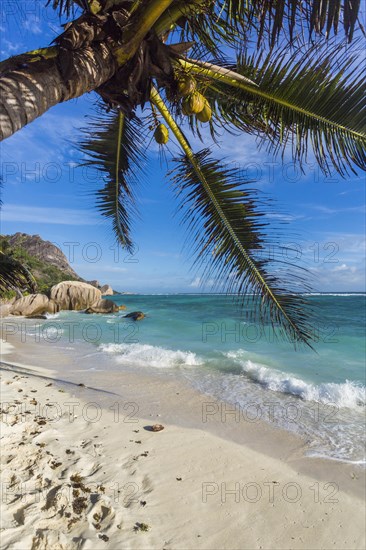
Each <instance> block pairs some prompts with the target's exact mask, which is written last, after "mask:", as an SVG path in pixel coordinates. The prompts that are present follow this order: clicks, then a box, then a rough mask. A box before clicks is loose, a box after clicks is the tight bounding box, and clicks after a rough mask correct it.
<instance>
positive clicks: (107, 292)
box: [100, 285, 113, 296]
mask: <svg viewBox="0 0 366 550" xmlns="http://www.w3.org/2000/svg"><path fill="white" fill-rule="evenodd" d="M100 292H101V293H102V296H113V288H112V287H111V286H110V285H103V286H102V287H101V289H100Z"/></svg>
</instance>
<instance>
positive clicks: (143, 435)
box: [1, 342, 365, 550]
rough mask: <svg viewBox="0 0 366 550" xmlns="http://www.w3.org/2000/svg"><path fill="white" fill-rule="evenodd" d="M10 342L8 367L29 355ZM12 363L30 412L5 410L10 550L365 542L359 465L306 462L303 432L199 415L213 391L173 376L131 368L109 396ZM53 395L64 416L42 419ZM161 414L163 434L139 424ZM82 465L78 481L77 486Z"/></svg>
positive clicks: (9, 377)
mask: <svg viewBox="0 0 366 550" xmlns="http://www.w3.org/2000/svg"><path fill="white" fill-rule="evenodd" d="M12 343H13V344H15V346H16V347H15V348H14V349H8V350H7V351H8V353H6V354H4V362H5V363H7V364H8V365H9V364H11V362H12V358H16V357H18V359H19V358H20V357H21V355H22V353H24V352H25V351H26V350H25V348H23V350H22V353H21V352H20V351H19V347H18V346H17V345H16V343H15V342H12ZM28 345H29V344H27V346H28ZM28 349H29V348H28ZM17 354H18V355H17ZM51 359H52V358H49V359H46V360H45V362H46V361H48V362H49V363H51ZM53 360H54V359H53ZM60 363H61V364H62V361H60ZM9 369H11V367H9V366H8V367H7V370H4V369H3V368H2V369H1V371H2V372H1V381H2V401H7V402H10V403H14V402H17V401H19V402H20V403H26V405H24V407H25V408H26V410H28V411H29V412H28V414H25V410H24V411H23V410H22V409H21V410H20V411H18V421H17V422H16V423H14V421H15V416H16V415H13V416H11V415H10V412H8V414H7V420H8V422H7V423H5V430H3V433H2V437H3V441H2V443H3V445H4V442H5V446H4V447H3V449H4V450H3V456H4V455H5V457H7V458H5V459H4V458H3V468H4V472H3V487H6V490H7V491H8V492H10V501H7V500H6V498H5V502H4V498H3V502H2V507H3V514H5V516H4V517H5V521H4V523H3V531H2V541H3V542H2V548H11V549H17V548H19V549H21V550H25V549H26V548H32V545H34V548H45V549H46V548H49V549H51V548H52V550H53V549H54V548H55V549H56V548H59V549H66V548H67V549H73V548H75V549H76V548H83V549H84V548H85V549H88V548H96V549H98V550H99V548H107V549H111V550H115V549H116V548H122V547H123V548H124V549H125V548H131V549H132V548H146V549H150V548H151V549H155V548H156V549H158V548H160V549H161V548H166V549H167V550H169V549H183V548H184V549H192V550H193V549H195V548H203V549H207V550H213V549H217V548H223V549H227V550H229V549H230V550H231V549H234V548H238V549H239V548H248V549H249V548H250V549H253V548H263V549H267V548H268V549H269V548H278V549H287V548H288V549H290V548H291V549H293V548H313V549H318V548H322V549H328V548H352V549H353V548H363V547H364V544H365V541H364V538H363V533H364V529H363V527H364V526H365V518H364V514H363V507H364V502H363V497H364V487H365V484H364V479H365V472H364V469H362V468H359V467H357V466H356V465H353V464H346V463H338V462H335V461H329V460H325V459H319V458H311V457H307V456H305V455H304V450H305V445H304V442H303V441H300V438H298V437H295V436H294V435H293V434H290V433H288V432H284V431H282V430H279V429H274V428H273V427H272V426H269V425H265V423H264V422H261V423H257V424H255V425H253V424H250V423H248V422H246V423H244V422H239V423H238V422H236V421H235V418H234V416H233V415H230V414H229V415H227V417H226V418H227V422H222V421H221V420H222V419H221V418H220V414H216V413H215V414H208V416H207V422H202V403H207V397H206V398H205V396H202V395H200V394H199V393H198V392H196V391H195V390H194V389H193V388H191V387H189V386H188V384H187V385H184V384H181V383H180V382H179V383H178V382H177V381H176V380H173V379H170V380H169V379H168V377H167V379H166V383H164V387H162V385H161V379H160V378H159V377H157V376H150V377H147V376H145V375H142V374H140V373H135V372H133V373H131V374H128V375H127V374H125V373H124V376H123V379H124V384H123V387H119V388H116V392H115V393H114V394H112V393H106V392H104V391H100V390H99V389H97V387H96V388H95V389H91V388H89V387H83V386H80V385H78V383H80V382H78V380H79V381H80V379H81V374H80V373H74V375H73V376H72V377H71V376H67V378H68V380H64V381H58V380H57V379H56V378H55V372H56V371H53V372H52V371H48V370H47V369H46V368H44V367H41V369H40V368H39V367H37V368H36V370H34V369H30V368H29V366H27V365H26V364H24V363H20V362H19V361H18V362H17V366H16V367H15V369H16V370H20V371H22V372H20V373H19V374H15V371H14V372H11V370H9ZM24 376H26V377H27V378H22V377H24ZM70 378H73V380H70ZM84 381H85V380H84ZM49 384H52V385H51V386H49ZM22 389H23V391H20V392H19V390H22ZM205 399H206V401H205ZM34 401H37V406H38V407H40V409H38V410H37V406H36V405H34ZM47 402H48V403H47ZM32 403H33V405H32ZM49 403H56V404H57V405H58V406H59V409H57V406H56V408H55V407H53V409H54V410H58V413H59V414H58V416H57V422H55V421H52V422H51V421H49V419H48V418H47V417H46V420H44V418H45V417H44V414H45V411H46V410H47V409H48V408H50V407H49ZM70 403H73V405H70ZM215 403H216V405H217V406H218V407H219V408H220V406H222V405H220V403H219V402H218V401H215V400H212V399H210V401H209V405H210V407H211V408H212V407H214V405H215ZM67 404H69V405H67ZM131 404H132V406H131ZM127 405H128V406H127ZM18 406H21V405H18ZM136 406H137V407H136ZM219 410H220V409H219ZM206 412H207V408H206ZM23 413H24V414H23ZM70 413H72V414H70ZM97 413H98V414H99V415H100V418H97V417H98V414H97ZM96 414H97V416H95V417H93V415H96ZM200 416H201V418H200ZM233 418H234V420H231V419H233ZM9 420H10V422H9ZM70 420H72V421H70ZM44 421H45V424H43V422H44ZM155 423H159V424H160V423H161V424H163V425H164V427H165V429H164V430H163V431H161V432H158V433H153V432H150V431H148V430H146V429H144V427H146V426H151V425H153V424H155ZM10 424H13V425H12V426H11V425H10ZM34 426H36V429H34ZM3 427H4V425H3ZM34 431H36V432H39V433H36V434H33V435H31V434H32V432H34ZM4 440H5V441H4ZM95 441H97V442H98V443H94V442H95ZM19 443H21V446H19ZM43 444H44V445H43ZM15 450H16V451H15ZM68 451H70V452H68ZM47 453H49V454H47ZM9 457H10V458H11V460H10V461H9V462H8V459H9ZM31 462H32V463H33V465H32V466H30V463H31ZM59 462H61V464H59V465H58V463H59ZM30 470H31V471H32V475H30V473H29V472H30ZM78 473H79V474H80V475H81V477H82V479H83V481H82V482H80V481H79V482H78V481H76V482H75V481H72V480H71V477H72V476H74V475H76V474H78ZM14 475H15V476H17V477H16V479H15V480H14V479H13V482H15V485H14V483H13V486H12V487H9V483H10V482H11V479H12V476H14ZM39 476H40V477H39ZM18 478H20V479H18ZM41 478H42V483H43V485H42V483H41V484H40V482H39V480H40V479H41ZM73 479H76V478H73ZM37 483H38V485H37ZM75 484H76V485H78V484H79V485H81V486H82V487H84V488H85V487H86V491H83V490H82V489H81V488H80V487H74V486H75ZM98 486H99V489H98ZM57 487H58V489H57ZM100 487H104V488H105V491H104V492H103V491H102V490H100ZM116 487H117V491H118V490H119V491H121V492H120V493H118V492H116ZM88 489H91V492H88ZM17 491H20V495H21V496H20V497H19V496H18V498H16V497H15V495H14V493H16V492H17ZM74 491H78V493H74ZM65 492H66V497H65V494H64V493H65ZM135 492H136V494H135ZM37 495H38V496H37ZM52 495H53V496H52ZM75 495H76V496H75ZM121 495H122V496H121ZM131 495H132V497H133V498H132V499H131V498H130V496H131ZM135 496H136V498H135ZM51 497H52V498H51ZM297 497H299V498H298V499H297ZM75 499H76V500H75ZM77 499H86V500H77ZM126 499H127V500H126ZM74 501H75V502H76V503H74ZM141 503H145V504H141ZM83 504H85V506H86V507H85V508H84V507H83V506H82V505H83ZM75 510H76V512H75ZM68 514H71V515H70V516H68ZM94 516H95V517H94ZM95 518H97V519H95ZM284 518H287V520H286V523H284ZM70 522H71V524H70ZM264 523H265V526H266V528H265V529H264V528H263V527H264ZM95 525H96V526H97V527H95ZM141 525H142V526H144V525H145V526H148V527H146V528H147V531H146V532H145V531H144V527H141ZM118 526H119V527H118ZM57 532H59V533H60V534H59V535H57ZM106 539H108V540H106Z"/></svg>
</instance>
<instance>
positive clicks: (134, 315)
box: [124, 311, 145, 321]
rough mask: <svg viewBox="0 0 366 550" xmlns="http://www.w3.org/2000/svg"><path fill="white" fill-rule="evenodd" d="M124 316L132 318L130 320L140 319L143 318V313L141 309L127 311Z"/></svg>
mask: <svg viewBox="0 0 366 550" xmlns="http://www.w3.org/2000/svg"><path fill="white" fill-rule="evenodd" d="M124 317H125V318H127V319H132V321H141V320H142V319H144V318H145V313H142V311H132V312H131V313H127V315H125V316H124Z"/></svg>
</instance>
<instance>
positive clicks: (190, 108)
mask: <svg viewBox="0 0 366 550" xmlns="http://www.w3.org/2000/svg"><path fill="white" fill-rule="evenodd" d="M177 89H178V95H179V96H180V97H181V98H182V113H183V114H184V115H186V116H192V115H196V118H197V120H199V121H200V122H203V123H205V122H209V121H210V120H211V117H212V109H211V106H210V104H209V102H208V101H207V99H206V98H205V96H204V95H202V94H201V93H200V92H199V91H198V90H197V82H196V80H195V79H194V78H193V77H192V76H188V75H187V76H184V77H180V78H179V80H178V84H177ZM154 138H155V141H156V142H157V143H159V144H160V145H165V144H166V143H168V141H169V130H168V128H167V127H166V126H165V124H159V125H158V126H157V127H156V129H155V132H154Z"/></svg>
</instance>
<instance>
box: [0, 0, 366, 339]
mask: <svg viewBox="0 0 366 550" xmlns="http://www.w3.org/2000/svg"><path fill="white" fill-rule="evenodd" d="M48 3H49V4H51V5H52V6H53V8H54V9H57V10H59V12H60V14H61V15H63V16H64V15H66V16H68V18H69V20H70V21H69V23H67V24H66V25H64V29H63V32H60V35H59V36H58V37H57V38H56V39H55V40H54V42H53V43H52V44H51V45H50V46H49V47H44V48H41V49H39V50H36V51H32V52H27V53H24V54H22V55H18V56H15V57H12V58H10V59H8V60H6V61H4V62H2V63H1V66H0V96H1V100H0V117H1V136H2V139H4V138H7V137H8V136H10V135H12V134H13V133H14V132H16V131H18V130H20V129H21V128H22V127H23V126H25V125H26V124H28V123H30V122H31V121H32V120H34V119H35V118H37V117H39V116H41V115H42V114H43V113H45V112H46V111H47V110H48V109H49V108H50V107H52V106H54V105H56V104H57V103H60V102H63V101H67V100H69V99H72V98H76V97H79V96H81V95H83V94H85V93H88V92H90V91H95V92H96V93H97V94H98V97H99V100H98V101H97V102H96V111H97V112H96V116H95V118H93V119H92V120H91V121H90V126H89V128H88V129H87V130H86V132H85V134H84V137H83V138H82V141H81V143H80V148H81V150H82V151H83V152H84V153H85V154H86V155H87V158H88V160H87V162H88V163H89V164H92V165H93V166H95V167H97V168H98V169H101V170H103V172H104V174H105V179H104V181H103V182H102V185H101V187H100V189H98V191H97V206H98V208H99V210H100V211H101V213H102V214H103V215H104V216H105V217H107V218H109V219H111V220H112V223H113V228H114V231H115V234H116V237H117V239H118V241H119V243H120V244H121V245H122V246H123V247H125V248H126V249H128V250H131V248H132V246H133V241H132V237H131V217H133V215H134V211H135V207H136V182H137V180H138V178H139V170H140V168H141V164H142V163H143V161H144V160H145V156H146V149H147V147H148V144H149V139H151V136H152V135H153V136H154V138H155V140H156V141H157V142H158V143H159V144H160V145H161V146H162V147H164V145H166V144H167V142H168V141H169V139H171V138H172V139H174V140H175V141H176V142H177V143H178V144H179V146H180V148H181V151H182V153H181V155H180V156H179V157H177V158H174V159H173V167H172V169H171V170H170V177H171V179H172V182H173V185H174V189H175V192H176V195H177V197H178V199H179V200H180V206H181V208H182V212H183V220H184V222H185V223H186V224H187V226H188V229H189V232H190V233H189V234H190V238H191V243H192V247H191V248H192V250H193V251H194V253H195V254H196V265H197V266H198V267H200V268H201V270H202V273H203V278H205V279H206V280H208V279H214V281H215V283H216V285H217V286H216V288H219V289H223V288H226V290H227V291H229V292H233V293H236V294H238V295H239V296H240V299H241V300H244V299H246V300H249V301H252V302H253V304H254V306H255V308H254V309H255V311H256V312H257V314H258V316H259V319H260V321H262V322H267V321H268V320H270V321H271V322H272V324H273V327H274V328H275V331H277V332H279V333H281V334H284V335H286V336H287V337H288V338H289V339H290V340H292V341H295V342H296V341H299V342H301V341H303V342H309V341H310V340H311V329H310V326H309V321H308V318H307V316H306V314H305V311H304V307H303V305H304V301H303V299H302V298H300V297H299V296H296V295H295V294H294V293H292V292H290V288H291V284H290V286H288V285H287V282H286V281H284V280H283V276H282V274H281V275H280V276H279V275H278V273H277V275H276V269H273V268H272V267H271V266H270V265H268V264H269V258H266V257H265V255H264V254H263V251H264V250H265V248H266V247H267V246H268V243H269V242H270V241H271V239H272V241H273V240H275V239H276V236H275V235H274V233H273V231H269V228H266V225H267V218H266V217H265V215H266V208H265V205H264V206H263V204H262V205H260V203H259V201H258V197H257V193H256V192H255V191H253V190H252V189H250V188H249V187H248V182H246V181H243V178H242V177H240V174H239V173H238V172H237V171H235V170H234V169H232V168H231V167H229V166H226V165H225V164H224V163H223V162H222V161H217V160H215V159H213V158H212V157H211V151H209V150H208V149H206V148H205V149H203V150H201V151H198V152H194V151H193V149H192V147H191V145H190V142H189V140H188V138H187V136H186V128H187V127H188V128H189V130H190V131H191V132H192V133H193V135H196V136H198V137H200V138H202V141H204V138H205V135H207V133H206V131H205V129H204V125H207V128H208V129H209V130H210V133H211V136H212V137H213V138H214V139H215V138H216V137H217V136H218V135H220V134H221V133H222V130H225V131H228V132H233V133H240V132H247V133H250V134H254V135H256V136H258V137H259V138H261V139H262V140H264V141H265V142H266V143H267V144H268V147H269V148H270V149H272V151H273V152H274V153H275V154H276V153H277V152H279V151H282V152H283V151H285V149H286V150H289V149H290V150H291V151H292V155H293V158H294V160H295V161H298V162H299V163H300V164H303V163H304V161H305V160H306V155H307V152H308V150H309V149H311V150H312V152H313V154H314V155H315V158H316V159H317V162H318V163H319V165H320V167H321V169H322V170H323V171H324V172H325V173H327V172H329V170H330V168H331V167H334V168H335V169H336V170H337V171H338V172H339V173H340V174H341V175H344V174H347V173H349V172H350V171H353V172H354V171H355V170H356V169H357V168H359V169H363V170H364V169H365V167H366V152H365V143H366V131H365V125H364V121H365V93H364V92H365V84H364V80H363V79H364V74H363V73H364V69H363V65H362V64H361V63H360V62H359V60H358V58H357V53H358V52H357V47H358V44H359V42H358V41H359V38H358V37H356V39H355V35H362V33H363V28H362V25H361V24H360V23H359V7H360V2H359V0H332V1H331V0H324V1H322V2H318V1H315V0H277V1H276V2H274V1H273V0H259V1H251V0H246V1H244V0H89V1H87V0H75V1H72V0H53V1H51V0H49V2H48ZM346 43H347V46H346ZM184 123H188V124H186V125H184V128H183V126H182V125H183V124H184ZM266 235H267V236H266ZM300 279H301V275H299V274H297V275H291V277H290V283H291V282H294V281H299V280H300Z"/></svg>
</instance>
